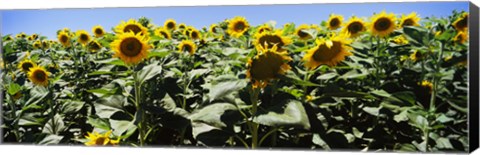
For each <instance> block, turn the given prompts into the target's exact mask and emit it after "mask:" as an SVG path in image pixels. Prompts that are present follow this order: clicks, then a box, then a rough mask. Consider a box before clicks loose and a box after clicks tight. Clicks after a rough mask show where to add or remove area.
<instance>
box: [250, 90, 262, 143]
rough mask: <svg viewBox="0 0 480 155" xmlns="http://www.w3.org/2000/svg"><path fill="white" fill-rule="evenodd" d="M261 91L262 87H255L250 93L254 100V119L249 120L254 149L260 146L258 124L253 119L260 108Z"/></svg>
mask: <svg viewBox="0 0 480 155" xmlns="http://www.w3.org/2000/svg"><path fill="white" fill-rule="evenodd" d="M259 93H260V88H253V90H252V92H251V94H250V100H251V102H252V110H251V113H252V119H251V120H250V121H249V123H248V124H249V125H250V132H251V133H252V147H251V148H252V149H256V148H257V147H258V126H259V125H258V124H257V123H255V122H253V119H254V118H255V114H256V113H257V108H258V105H257V104H258V95H259Z"/></svg>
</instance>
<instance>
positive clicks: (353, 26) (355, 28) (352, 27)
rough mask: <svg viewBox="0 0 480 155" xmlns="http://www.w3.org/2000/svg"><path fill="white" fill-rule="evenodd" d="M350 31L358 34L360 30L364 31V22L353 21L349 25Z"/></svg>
mask: <svg viewBox="0 0 480 155" xmlns="http://www.w3.org/2000/svg"><path fill="white" fill-rule="evenodd" d="M347 28H348V32H350V33H352V34H356V33H358V32H360V31H362V29H363V24H362V23H360V22H353V23H351V24H350V25H348V27H347Z"/></svg>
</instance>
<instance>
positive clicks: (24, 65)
mask: <svg viewBox="0 0 480 155" xmlns="http://www.w3.org/2000/svg"><path fill="white" fill-rule="evenodd" d="M35 66H37V64H35V63H34V62H33V61H32V60H30V59H24V60H23V61H21V62H20V63H19V64H18V69H20V70H22V71H23V72H25V73H28V72H29V71H30V69H31V68H32V67H35Z"/></svg>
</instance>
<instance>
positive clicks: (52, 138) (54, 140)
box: [38, 134, 63, 145]
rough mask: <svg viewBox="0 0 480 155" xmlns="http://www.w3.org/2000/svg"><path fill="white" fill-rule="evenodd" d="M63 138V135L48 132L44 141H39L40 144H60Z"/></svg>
mask: <svg viewBox="0 0 480 155" xmlns="http://www.w3.org/2000/svg"><path fill="white" fill-rule="evenodd" d="M62 139H63V136H59V135H53V134H48V135H47V136H45V138H43V139H42V141H40V142H38V144H40V145H49V144H58V143H60V141H61V140H62Z"/></svg>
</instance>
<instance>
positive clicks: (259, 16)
mask: <svg viewBox="0 0 480 155" xmlns="http://www.w3.org/2000/svg"><path fill="white" fill-rule="evenodd" d="M382 10H386V11H387V12H393V13H395V14H398V15H400V14H402V13H403V14H409V13H410V12H412V11H415V12H417V13H418V14H419V16H420V17H422V18H423V17H429V16H436V17H447V16H449V15H451V13H452V11H453V10H458V11H461V10H464V11H468V2H458V1H457V2H409V3H406V2H405V3H354V4H308V5H305V4H297V5H250V6H249V5H245V6H198V7H193V6H190V7H144V8H94V9H49V10H2V11H0V15H1V33H2V34H17V33H19V32H25V33H27V34H33V33H38V34H40V35H44V36H47V37H48V38H49V39H56V36H55V33H56V31H57V30H59V29H62V28H64V27H68V28H70V29H71V30H74V31H76V30H80V29H84V30H87V31H89V32H90V31H91V28H92V27H93V26H95V25H102V26H103V27H104V28H106V29H107V30H108V31H111V30H110V28H112V27H114V26H116V25H118V24H119V23H120V21H121V20H128V19H130V18H136V19H138V18H139V17H141V16H145V17H147V18H150V19H152V22H153V23H154V24H157V25H163V22H164V21H165V20H166V19H168V18H173V19H175V20H176V21H177V23H185V24H187V25H192V26H195V27H196V28H202V27H204V26H206V27H208V26H209V25H210V24H212V23H217V22H220V21H223V20H224V19H227V18H232V17H234V16H244V17H246V19H247V20H248V22H249V23H250V24H251V25H258V24H261V23H265V22H268V21H270V20H274V21H276V22H277V26H280V25H283V24H285V23H288V22H294V23H295V24H303V23H306V24H319V23H320V22H321V21H322V20H327V19H328V16H329V14H331V13H335V14H341V15H343V16H344V18H346V20H347V19H348V18H349V17H350V16H351V15H355V16H363V17H370V16H371V15H372V14H373V13H374V12H380V11H382Z"/></svg>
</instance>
